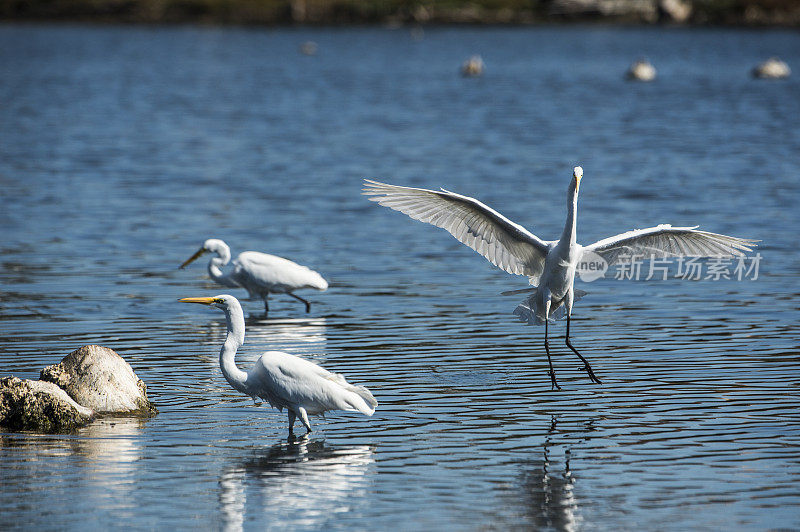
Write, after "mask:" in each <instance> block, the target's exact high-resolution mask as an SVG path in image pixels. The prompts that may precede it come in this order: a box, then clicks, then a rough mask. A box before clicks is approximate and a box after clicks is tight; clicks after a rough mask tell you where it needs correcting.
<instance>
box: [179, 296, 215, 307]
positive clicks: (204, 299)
mask: <svg viewBox="0 0 800 532" xmlns="http://www.w3.org/2000/svg"><path fill="white" fill-rule="evenodd" d="M178 301H180V302H181V303H200V304H201V305H213V304H214V303H215V302H216V301H217V300H216V298H213V297H184V298H182V299H179V300H178Z"/></svg>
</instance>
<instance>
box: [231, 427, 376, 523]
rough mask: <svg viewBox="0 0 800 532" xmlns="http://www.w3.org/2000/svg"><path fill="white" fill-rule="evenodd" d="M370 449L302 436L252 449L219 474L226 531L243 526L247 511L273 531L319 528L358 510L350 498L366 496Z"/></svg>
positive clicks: (362, 498) (361, 498)
mask: <svg viewBox="0 0 800 532" xmlns="http://www.w3.org/2000/svg"><path fill="white" fill-rule="evenodd" d="M373 450H374V449H373V447H370V446H368V445H361V446H329V445H326V444H325V443H324V442H322V441H311V440H309V439H307V438H305V437H300V438H290V439H289V441H288V442H287V443H281V444H278V445H274V446H272V447H268V448H259V449H254V450H252V451H250V454H249V456H246V457H244V458H243V459H242V460H241V461H239V462H237V463H235V464H233V465H231V466H229V467H226V468H225V469H224V470H223V471H222V473H221V474H220V480H219V488H220V489H219V506H220V515H221V517H222V521H223V525H224V529H225V530H241V529H242V528H243V526H244V523H245V521H246V520H247V516H248V514H250V515H251V520H253V521H254V522H266V523H269V525H270V528H274V529H276V530H281V529H283V528H285V527H291V528H319V527H324V525H325V524H326V523H327V522H328V521H329V520H331V519H335V516H336V515H337V514H340V513H342V512H355V511H357V508H355V507H354V505H357V504H359V503H358V502H354V501H366V500H368V497H367V495H366V490H367V488H368V487H369V485H370V483H371V473H374V471H372V469H373V468H372V464H373V463H374V461H375V459H374V457H373ZM348 515H349V516H351V517H352V516H353V514H352V513H349V514H348Z"/></svg>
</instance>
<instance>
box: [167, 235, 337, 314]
mask: <svg viewBox="0 0 800 532" xmlns="http://www.w3.org/2000/svg"><path fill="white" fill-rule="evenodd" d="M205 253H214V254H216V255H217V256H216V257H211V260H209V261H208V275H210V276H211V278H212V279H213V280H214V281H216V282H217V283H219V284H221V285H223V286H227V287H231V288H244V289H245V290H247V292H248V294H249V295H250V298H251V299H263V300H264V313H265V315H266V314H269V301H268V298H269V295H270V294H287V295H290V296H292V297H293V298H295V299H297V300H299V301H302V302H303V303H305V305H306V312H309V311H310V310H311V303H309V302H308V301H307V300H305V299H303V298H302V297H300V296H298V295H295V294H294V291H295V290H300V289H302V288H315V289H317V290H320V291H324V290H327V289H328V282H327V281H326V280H325V279H323V278H322V276H321V275H320V274H318V273H317V272H315V271H314V270H312V269H310V268H308V267H306V266H301V265H300V264H297V263H295V262H292V261H290V260H288V259H284V258H283V257H277V256H275V255H268V254H266V253H261V252H259V251H243V252H242V253H239V256H238V257H236V259H235V260H234V261H233V269H232V270H231V271H229V272H227V273H223V272H222V268H223V267H224V266H225V265H227V264H228V263H229V262H230V260H231V249H230V248H229V247H228V245H227V244H226V243H225V242H223V241H222V240H219V239H218V238H209V239H208V240H206V241H205V242H203V245H202V246H201V247H200V249H198V250H197V251H196V252H195V254H194V255H192V256H191V257H189V259H188V260H186V262H184V263H183V264H181V266H180V267H181V268H185V267H186V266H187V265H189V264H190V263H191V262H193V261H194V260H195V259H197V258H199V257H200V256H202V255H203V254H205Z"/></svg>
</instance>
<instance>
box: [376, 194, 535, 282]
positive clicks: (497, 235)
mask: <svg viewBox="0 0 800 532" xmlns="http://www.w3.org/2000/svg"><path fill="white" fill-rule="evenodd" d="M364 183H365V186H364V189H363V193H364V195H366V196H373V197H371V198H369V199H370V201H375V202H377V203H379V204H380V205H383V206H384V207H389V208H390V209H394V210H396V211H400V212H402V213H404V214H407V215H408V216H410V217H411V218H413V219H415V220H419V221H421V222H425V223H429V224H431V225H435V226H436V227H441V228H442V229H444V230H445V231H447V232H448V233H450V234H451V235H453V236H454V237H455V238H456V239H457V240H458V241H459V242H461V243H462V244H465V245H467V246H469V247H471V248H472V249H474V250H475V251H477V252H478V253H480V254H481V255H483V256H484V257H485V258H486V259H488V260H489V262H491V263H492V264H494V265H495V266H497V267H498V268H501V269H503V270H505V271H507V272H508V273H513V274H516V275H527V276H529V277H532V278H533V279H532V281H531V282H532V283H536V282H538V278H539V277H540V276H541V274H542V270H543V269H544V260H545V257H546V256H547V250H548V242H545V241H544V240H542V239H540V238H539V237H537V236H536V235H534V234H532V233H531V232H529V231H528V230H527V229H525V228H524V227H522V226H521V225H518V224H515V223H514V222H512V221H511V220H509V219H508V218H506V217H505V216H503V215H502V214H500V213H499V212H497V211H495V210H494V209H491V208H489V207H487V206H486V205H484V204H483V203H481V202H480V201H478V200H476V199H474V198H470V197H468V196H462V195H460V194H455V193H453V192H448V191H447V190H444V189H442V190H441V191H436V190H427V189H424V188H410V187H400V186H396V185H388V184H386V183H379V182H377V181H371V180H369V179H365V180H364Z"/></svg>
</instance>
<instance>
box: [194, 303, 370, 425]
mask: <svg viewBox="0 0 800 532" xmlns="http://www.w3.org/2000/svg"><path fill="white" fill-rule="evenodd" d="M180 301H182V302H183V303H200V304H202V305H211V306H213V307H217V308H218V309H221V310H222V311H223V312H225V318H226V319H227V321H228V335H227V336H226V337H225V343H224V344H223V345H222V349H221V350H220V352H219V367H220V368H221V369H222V374H223V375H224V376H225V379H226V380H227V381H228V383H229V384H230V385H231V386H232V387H233V389H235V390H236V391H239V392H242V393H243V394H245V395H249V396H250V397H252V398H253V401H255V400H256V398H261V399H263V400H264V401H267V402H268V403H269V404H270V405H272V406H273V407H275V408H277V409H278V410H280V411H283V409H284V408H286V410H287V411H288V413H289V433H290V434H291V433H292V432H293V428H294V421H295V418H296V417H299V418H300V421H301V422H302V423H303V426H305V428H306V430H307V431H308V432H311V425H310V424H309V422H308V416H309V415H314V414H323V413H325V412H327V411H329V410H346V411H349V412H361V413H362V414H364V415H367V416H371V415H372V414H373V413H374V412H375V407H376V406H378V402H377V401H376V400H375V398H374V397H373V396H372V394H371V393H370V391H369V390H367V389H366V388H365V387H363V386H353V385H352V384H349V383H348V382H347V381H346V380H345V378H344V376H342V375H339V374H337V373H331V372H330V371H328V370H326V369H324V368H322V367H320V366H318V365H316V364H314V363H313V362H309V361H308V360H304V359H302V358H300V357H296V356H294V355H290V354H288V353H282V352H280V351H267V352H266V353H264V354H262V355H261V356H260V357H259V359H258V360H257V361H256V363H255V364H254V365H253V367H252V368H250V371H242V370H241V369H239V367H238V366H237V365H236V362H235V361H234V357H235V356H236V351H237V350H238V349H239V347H241V346H242V344H244V313H243V312H242V306H241V305H240V304H239V301H238V300H237V299H236V298H235V297H233V296H230V295H227V294H223V295H218V296H214V297H186V298H183V299H180Z"/></svg>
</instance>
